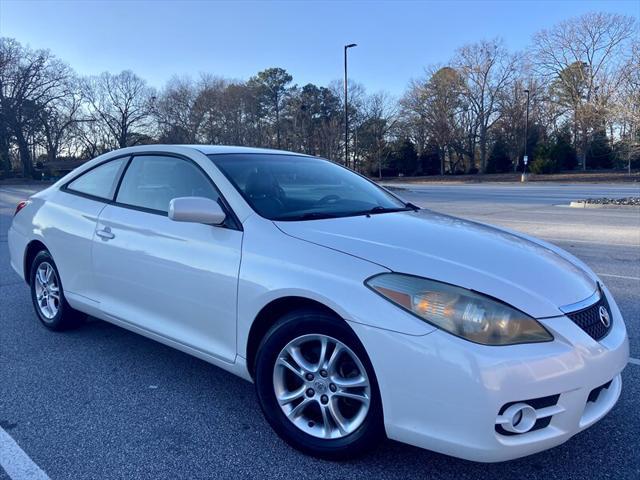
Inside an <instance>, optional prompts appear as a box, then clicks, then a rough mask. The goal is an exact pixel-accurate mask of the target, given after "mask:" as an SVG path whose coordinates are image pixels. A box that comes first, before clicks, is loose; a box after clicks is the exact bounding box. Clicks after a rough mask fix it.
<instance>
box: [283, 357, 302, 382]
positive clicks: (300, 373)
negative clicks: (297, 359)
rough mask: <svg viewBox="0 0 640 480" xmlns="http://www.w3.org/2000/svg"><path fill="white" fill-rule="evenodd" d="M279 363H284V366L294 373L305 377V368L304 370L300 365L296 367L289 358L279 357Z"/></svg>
mask: <svg viewBox="0 0 640 480" xmlns="http://www.w3.org/2000/svg"><path fill="white" fill-rule="evenodd" d="M278 365H282V366H283V367H285V368H287V369H289V371H290V372H293V373H294V374H296V375H297V376H298V377H300V378H301V379H304V370H302V369H301V368H299V367H294V366H293V365H291V363H290V362H289V360H287V359H286V358H283V357H279V358H278Z"/></svg>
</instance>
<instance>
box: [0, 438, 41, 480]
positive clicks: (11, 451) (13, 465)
mask: <svg viewBox="0 0 640 480" xmlns="http://www.w3.org/2000/svg"><path fill="white" fill-rule="evenodd" d="M0 466H2V468H3V469H4V471H5V472H7V475H9V478H11V480H51V479H50V478H49V476H48V475H47V474H46V473H44V471H43V470H42V469H41V468H40V467H38V465H36V464H35V463H34V462H33V460H31V459H30V458H29V455H27V454H26V453H25V452H24V450H22V449H21V448H20V446H19V445H18V444H17V443H16V441H15V440H14V439H13V438H11V435H9V434H8V433H7V432H5V431H4V429H2V428H0Z"/></svg>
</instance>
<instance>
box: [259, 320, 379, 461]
mask: <svg viewBox="0 0 640 480" xmlns="http://www.w3.org/2000/svg"><path fill="white" fill-rule="evenodd" d="M256 388H257V392H258V399H259V401H260V405H261V407H262V410H263V412H264V414H265V417H266V418H267V420H268V421H269V423H270V424H271V426H272V427H273V428H274V430H275V431H276V432H277V433H278V435H280V436H281V437H282V438H283V439H284V440H286V441H287V442H288V443H289V444H290V445H292V446H293V447H295V448H297V449H298V450H301V451H303V452H305V453H307V454H311V455H314V456H318V457H322V458H328V459H344V458H351V457H354V456H357V455H359V454H361V453H363V452H365V451H366V450H369V449H370V448H372V447H373V446H374V445H375V444H376V443H377V442H378V440H379V439H380V437H381V436H382V432H383V427H382V408H381V401H380V395H379V393H378V385H377V382H376V379H375V376H374V373H373V369H372V367H371V364H370V362H369V358H368V357H367V355H366V352H365V351H364V348H363V347H362V345H361V344H360V342H359V340H358V338H357V337H356V336H355V334H354V333H353V332H352V331H351V330H350V329H349V327H348V326H347V325H346V324H344V322H343V321H342V320H340V319H337V318H335V317H332V316H329V315H326V314H324V313H321V312H315V311H298V312H294V313H291V314H289V315H286V316H285V317H283V318H282V319H281V320H280V321H279V322H278V323H277V324H276V325H275V326H274V327H273V328H272V329H271V330H270V331H269V332H268V333H267V335H266V336H265V338H264V340H263V341H262V344H261V346H260V349H259V351H258V355H257V358H256Z"/></svg>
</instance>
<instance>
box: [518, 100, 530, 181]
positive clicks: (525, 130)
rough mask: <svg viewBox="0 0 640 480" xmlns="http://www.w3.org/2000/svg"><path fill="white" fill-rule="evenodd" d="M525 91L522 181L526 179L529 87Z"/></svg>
mask: <svg viewBox="0 0 640 480" xmlns="http://www.w3.org/2000/svg"><path fill="white" fill-rule="evenodd" d="M525 93H526V94H527V113H526V115H525V121H524V158H523V163H524V167H523V169H522V178H521V179H520V181H521V182H522V183H524V182H526V181H527V163H529V157H528V156H527V143H528V139H529V89H528V88H527V89H526V90H525Z"/></svg>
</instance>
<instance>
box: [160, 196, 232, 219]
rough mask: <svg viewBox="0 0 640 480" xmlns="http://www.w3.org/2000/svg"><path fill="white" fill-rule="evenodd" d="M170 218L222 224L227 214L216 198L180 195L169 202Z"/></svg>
mask: <svg viewBox="0 0 640 480" xmlns="http://www.w3.org/2000/svg"><path fill="white" fill-rule="evenodd" d="M169 218H170V219H171V220H173V221H175V222H193V223H204V224H207V225H221V224H222V223H223V222H224V220H225V218H227V215H226V214H225V213H224V211H223V210H222V207H220V205H219V204H218V202H216V201H215V200H211V199H210V198H205V197H179V198H174V199H173V200H171V201H170V202H169Z"/></svg>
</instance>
